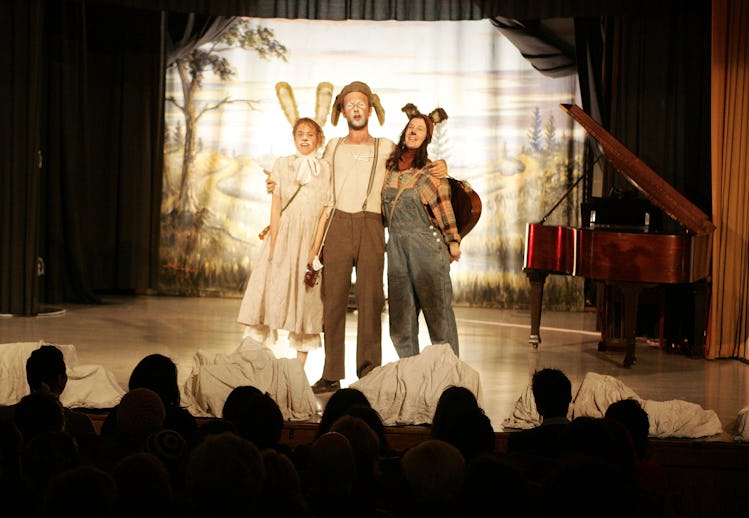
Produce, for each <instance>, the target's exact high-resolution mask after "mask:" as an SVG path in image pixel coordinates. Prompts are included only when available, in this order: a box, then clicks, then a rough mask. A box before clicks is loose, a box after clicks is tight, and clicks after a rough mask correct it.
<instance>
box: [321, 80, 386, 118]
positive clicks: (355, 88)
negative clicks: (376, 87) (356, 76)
mask: <svg viewBox="0 0 749 518" xmlns="http://www.w3.org/2000/svg"><path fill="white" fill-rule="evenodd" d="M352 92H359V93H362V94H364V95H366V96H367V99H369V104H370V106H372V108H374V110H375V113H376V114H377V120H378V121H380V126H382V125H383V124H385V109H384V108H383V107H382V104H381V103H380V97H379V96H378V95H377V94H375V93H372V90H371V89H370V88H369V86H368V85H367V83H362V82H361V81H354V82H353V83H349V84H347V85H346V86H344V87H343V89H342V90H341V93H339V94H338V95H337V96H336V98H335V101H334V102H333V112H332V113H331V114H330V122H332V123H333V126H335V125H337V124H338V116H339V115H340V114H341V110H342V109H343V99H344V98H345V97H346V96H347V95H348V94H350V93H352Z"/></svg>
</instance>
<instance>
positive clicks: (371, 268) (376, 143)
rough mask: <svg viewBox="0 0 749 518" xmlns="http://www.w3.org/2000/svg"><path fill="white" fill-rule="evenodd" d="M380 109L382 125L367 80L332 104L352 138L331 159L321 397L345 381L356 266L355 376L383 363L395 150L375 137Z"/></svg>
mask: <svg viewBox="0 0 749 518" xmlns="http://www.w3.org/2000/svg"><path fill="white" fill-rule="evenodd" d="M373 109H374V111H375V113H376V114H377V118H378V120H379V122H380V124H383V123H384V121H385V110H384V109H383V108H382V105H381V104H380V98H379V96H378V95H377V94H375V93H373V92H372V90H371V89H370V88H369V86H368V85H367V84H366V83H363V82H361V81H354V82H353V83H350V84H348V85H346V86H345V87H343V89H342V90H341V92H340V93H339V94H338V96H337V97H336V98H335V100H334V101H333V109H332V114H331V122H332V123H333V125H334V126H335V125H336V124H337V123H338V118H339V116H340V115H343V118H344V119H346V122H347V123H348V134H347V135H346V136H345V137H343V138H334V139H331V140H330V141H329V142H328V144H327V146H326V148H325V153H324V157H325V158H326V159H327V160H328V161H329V162H330V164H331V166H332V177H333V184H334V194H335V198H334V208H333V209H332V210H331V211H330V214H331V215H330V224H329V227H328V231H327V233H326V237H325V242H324V244H323V247H324V248H323V263H324V265H325V267H324V268H323V270H322V272H323V285H322V295H323V333H324V345H325V366H324V367H323V372H322V377H321V378H320V379H319V380H318V381H317V382H316V383H314V384H313V385H312V390H313V391H314V392H315V393H326V392H334V391H336V390H338V389H339V388H340V387H341V384H340V380H341V379H343V378H345V374H346V373H345V366H344V360H345V330H346V329H345V328H346V312H347V310H348V298H349V291H350V289H351V272H352V268H356V286H355V289H354V295H355V297H356V307H357V311H358V322H357V334H356V374H357V376H358V377H359V378H361V377H363V376H365V375H366V374H367V373H368V372H369V371H371V370H372V369H374V368H375V367H377V366H379V365H380V364H381V363H382V308H383V306H384V303H385V296H384V292H383V285H382V275H383V268H384V262H385V261H384V259H385V230H384V227H383V222H382V214H381V209H382V200H381V191H382V186H383V182H384V180H385V173H386V167H385V162H386V161H387V159H388V157H389V156H390V154H391V153H392V151H393V149H394V148H395V144H394V143H393V142H392V141H391V140H389V139H386V138H374V137H372V135H370V133H369V117H370V115H371V114H372V110H373ZM430 174H433V175H435V176H437V177H439V178H444V177H445V176H447V166H446V165H445V162H444V161H442V160H440V161H435V162H433V163H432V164H430Z"/></svg>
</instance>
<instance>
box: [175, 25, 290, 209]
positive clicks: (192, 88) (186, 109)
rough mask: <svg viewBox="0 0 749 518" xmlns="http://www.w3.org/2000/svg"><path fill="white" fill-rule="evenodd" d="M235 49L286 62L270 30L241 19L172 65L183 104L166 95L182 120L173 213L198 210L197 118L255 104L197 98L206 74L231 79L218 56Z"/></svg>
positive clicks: (228, 65)
mask: <svg viewBox="0 0 749 518" xmlns="http://www.w3.org/2000/svg"><path fill="white" fill-rule="evenodd" d="M236 47H240V48H242V49H245V50H252V51H254V52H256V53H257V54H258V56H260V57H261V58H263V59H266V60H270V59H272V58H277V59H283V60H284V61H286V47H284V46H283V45H282V44H281V43H279V42H278V41H277V40H276V39H275V34H274V32H273V30H272V29H269V28H267V27H263V26H260V25H258V26H253V25H252V24H251V23H250V21H249V20H246V19H242V18H240V19H238V20H237V22H236V23H234V24H232V25H231V26H229V27H228V28H227V29H226V31H224V32H223V33H222V34H221V35H220V36H219V37H217V38H215V39H214V40H213V41H212V42H211V43H210V44H208V45H204V46H202V47H199V48H196V49H194V50H193V51H191V52H190V53H189V54H187V55H186V56H185V57H183V58H179V59H177V60H176V61H175V63H174V64H173V65H172V66H174V67H176V69H177V72H178V74H179V78H180V81H181V83H182V102H180V101H178V100H177V99H176V98H175V97H174V96H169V97H167V98H166V100H167V101H169V102H171V103H173V104H174V105H175V106H176V107H177V108H178V109H179V110H180V111H181V112H182V114H183V116H184V118H185V128H184V131H185V134H184V152H183V159H182V171H181V175H180V181H179V187H178V189H179V191H178V194H177V196H175V199H174V207H173V213H174V214H179V213H185V212H189V213H195V212H197V210H198V209H199V204H198V201H197V197H196V196H195V193H194V192H193V190H192V182H191V175H192V174H193V168H194V164H195V157H196V155H197V153H198V151H199V150H198V146H197V132H196V128H197V125H198V122H199V121H200V118H201V117H202V116H203V115H205V114H206V113H208V112H210V111H214V110H217V109H218V108H220V107H221V106H223V105H225V104H230V103H245V104H247V106H248V107H249V108H250V109H252V108H253V104H254V101H252V100H249V99H232V98H231V97H229V96H227V97H224V98H223V99H221V100H219V101H208V102H201V101H198V99H197V93H198V91H199V90H200V89H201V88H202V87H203V80H204V78H205V74H206V73H207V72H211V73H213V74H214V75H216V76H217V77H219V78H220V79H221V80H222V81H229V80H231V79H232V77H233V76H234V75H235V70H234V68H233V67H232V66H231V63H229V61H228V60H227V59H226V58H225V57H224V56H222V55H221V53H222V52H225V51H227V50H229V49H231V48H236Z"/></svg>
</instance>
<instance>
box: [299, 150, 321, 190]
mask: <svg viewBox="0 0 749 518" xmlns="http://www.w3.org/2000/svg"><path fill="white" fill-rule="evenodd" d="M294 169H295V170H296V181H297V182H299V185H304V184H306V183H309V181H310V180H311V179H312V177H313V176H318V175H319V174H320V165H319V164H318V163H317V158H315V157H314V156H310V155H302V156H297V157H296V159H295V160H294Z"/></svg>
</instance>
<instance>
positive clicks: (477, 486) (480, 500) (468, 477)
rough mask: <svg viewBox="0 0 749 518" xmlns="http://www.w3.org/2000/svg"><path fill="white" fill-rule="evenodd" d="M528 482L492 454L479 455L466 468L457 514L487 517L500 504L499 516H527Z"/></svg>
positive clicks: (495, 510) (516, 470)
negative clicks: (460, 503)
mask: <svg viewBox="0 0 749 518" xmlns="http://www.w3.org/2000/svg"><path fill="white" fill-rule="evenodd" d="M528 494H529V487H528V480H527V479H526V476H525V475H524V474H523V473H522V472H521V471H520V470H519V469H518V468H516V467H514V466H512V465H511V464H510V463H509V462H507V461H505V460H504V457H502V456H500V455H497V454H495V453H482V454H480V455H477V456H476V457H474V458H473V459H471V460H470V461H468V463H467V464H466V471H465V481H464V483H463V493H462V505H461V510H462V513H461V514H464V515H465V516H491V515H493V514H496V513H497V502H502V504H501V505H502V514H503V515H504V514H506V515H508V516H514V517H523V516H530V515H532V513H530V512H529V511H528Z"/></svg>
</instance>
